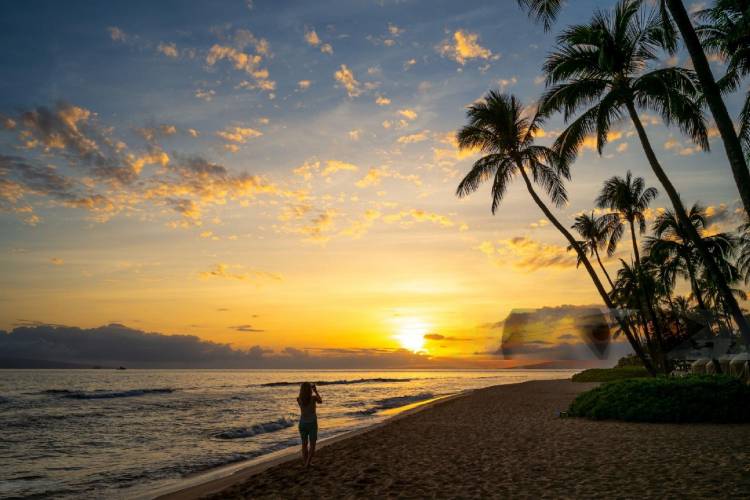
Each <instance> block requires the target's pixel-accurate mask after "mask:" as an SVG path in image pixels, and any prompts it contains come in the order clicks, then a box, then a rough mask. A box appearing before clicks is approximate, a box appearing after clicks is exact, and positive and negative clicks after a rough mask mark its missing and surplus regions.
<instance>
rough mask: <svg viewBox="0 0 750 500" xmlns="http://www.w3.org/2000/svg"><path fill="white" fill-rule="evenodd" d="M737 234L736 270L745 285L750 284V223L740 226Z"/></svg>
mask: <svg viewBox="0 0 750 500" xmlns="http://www.w3.org/2000/svg"><path fill="white" fill-rule="evenodd" d="M738 232H739V239H738V242H737V247H738V255H737V268H738V269H739V272H740V275H741V276H743V278H744V280H745V284H747V283H749V282H750V222H746V223H745V224H743V225H741V226H740V227H739V229H738Z"/></svg>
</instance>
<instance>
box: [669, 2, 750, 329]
mask: <svg viewBox="0 0 750 500" xmlns="http://www.w3.org/2000/svg"><path fill="white" fill-rule="evenodd" d="M731 3H735V4H738V5H743V6H744V11H745V12H747V2H744V1H735V2H731V1H730V2H725V1H722V0H718V2H717V8H719V9H721V10H724V9H726V8H727V7H728V5H729V4H731ZM661 5H662V10H663V7H664V6H665V5H666V7H667V8H668V9H669V13H670V14H671V16H672V19H673V20H674V22H675V24H677V27H678V28H679V30H680V34H681V35H682V41H683V42H684V43H685V48H687V50H688V53H689V54H690V59H691V60H692V61H693V68H695V73H696V75H697V77H698V81H699V82H700V86H701V91H702V93H703V99H704V100H705V102H706V104H708V107H709V109H710V110H711V114H712V115H713V117H714V121H715V122H716V128H718V129H719V135H720V136H721V140H722V143H723V144H724V149H725V151H726V153H727V158H728V159H729V165H730V167H731V169H732V175H733V176H734V182H735V184H736V185H737V189H738V190H739V192H740V198H741V199H742V204H743V206H744V207H745V212H747V213H748V214H750V171H748V168H747V162H746V160H745V156H744V154H743V152H742V144H741V143H740V139H739V138H738V136H737V131H736V130H735V128H734V122H733V121H732V117H731V116H730V115H729V111H727V106H726V104H725V103H724V100H723V99H722V97H721V89H720V87H719V85H718V84H717V83H716V80H715V79H714V75H713V73H712V72H711V67H710V66H709V64H708V58H707V57H706V53H705V51H704V50H703V46H702V45H701V42H700V39H699V37H698V34H697V33H696V30H695V28H694V27H693V23H692V21H691V20H690V15H689V14H688V11H687V9H685V5H684V4H683V2H682V0H661ZM748 112H750V110H748ZM733 316H734V314H733ZM735 319H736V318H735ZM746 340H747V339H746Z"/></svg>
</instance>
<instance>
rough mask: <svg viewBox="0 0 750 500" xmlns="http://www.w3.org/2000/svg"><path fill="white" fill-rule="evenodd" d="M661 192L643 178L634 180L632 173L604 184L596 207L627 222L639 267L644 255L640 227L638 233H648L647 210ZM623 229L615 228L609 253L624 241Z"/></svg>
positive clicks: (616, 177)
mask: <svg viewBox="0 0 750 500" xmlns="http://www.w3.org/2000/svg"><path fill="white" fill-rule="evenodd" d="M658 194H659V192H658V191H657V190H656V188H654V187H646V181H645V180H644V179H643V177H635V178H634V177H633V174H632V173H631V172H630V170H628V172H627V174H626V175H625V177H624V178H622V177H618V176H616V175H615V176H613V177H611V178H609V179H607V180H606V181H604V186H602V190H601V192H600V193H599V196H598V197H597V198H596V206H597V207H599V208H608V209H610V210H612V211H613V212H614V213H615V214H616V215H617V217H618V218H619V219H620V220H622V222H627V224H628V227H629V228H630V238H631V240H632V243H633V255H634V256H635V263H636V265H640V263H641V255H640V252H639V251H638V238H637V237H636V229H635V226H636V224H637V225H638V232H639V233H640V234H643V233H645V232H646V214H645V212H646V209H647V208H648V206H649V205H650V204H651V202H652V201H653V200H654V198H656V196H657V195H658ZM622 234H623V226H622V224H617V225H613V226H612V231H611V233H610V235H609V246H608V253H609V254H610V255H612V254H613V253H614V252H615V249H616V247H617V244H618V243H619V241H620V238H622Z"/></svg>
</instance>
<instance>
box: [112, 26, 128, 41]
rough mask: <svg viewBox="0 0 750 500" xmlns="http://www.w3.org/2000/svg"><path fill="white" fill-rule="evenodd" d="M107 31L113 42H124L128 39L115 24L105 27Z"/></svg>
mask: <svg viewBox="0 0 750 500" xmlns="http://www.w3.org/2000/svg"><path fill="white" fill-rule="evenodd" d="M107 31H108V32H109V37H110V38H111V39H112V41H114V42H125V41H127V40H128V35H127V34H126V33H125V32H124V31H123V30H121V29H120V28H118V27H117V26H110V27H108V28H107Z"/></svg>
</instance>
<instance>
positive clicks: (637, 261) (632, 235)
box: [628, 219, 641, 269]
mask: <svg viewBox="0 0 750 500" xmlns="http://www.w3.org/2000/svg"><path fill="white" fill-rule="evenodd" d="M628 224H629V225H630V238H631V239H632V240H633V252H635V265H637V266H638V268H639V269H640V267H641V254H640V252H639V251H638V240H637V239H636V237H635V226H634V225H633V221H632V220H630V219H628Z"/></svg>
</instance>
